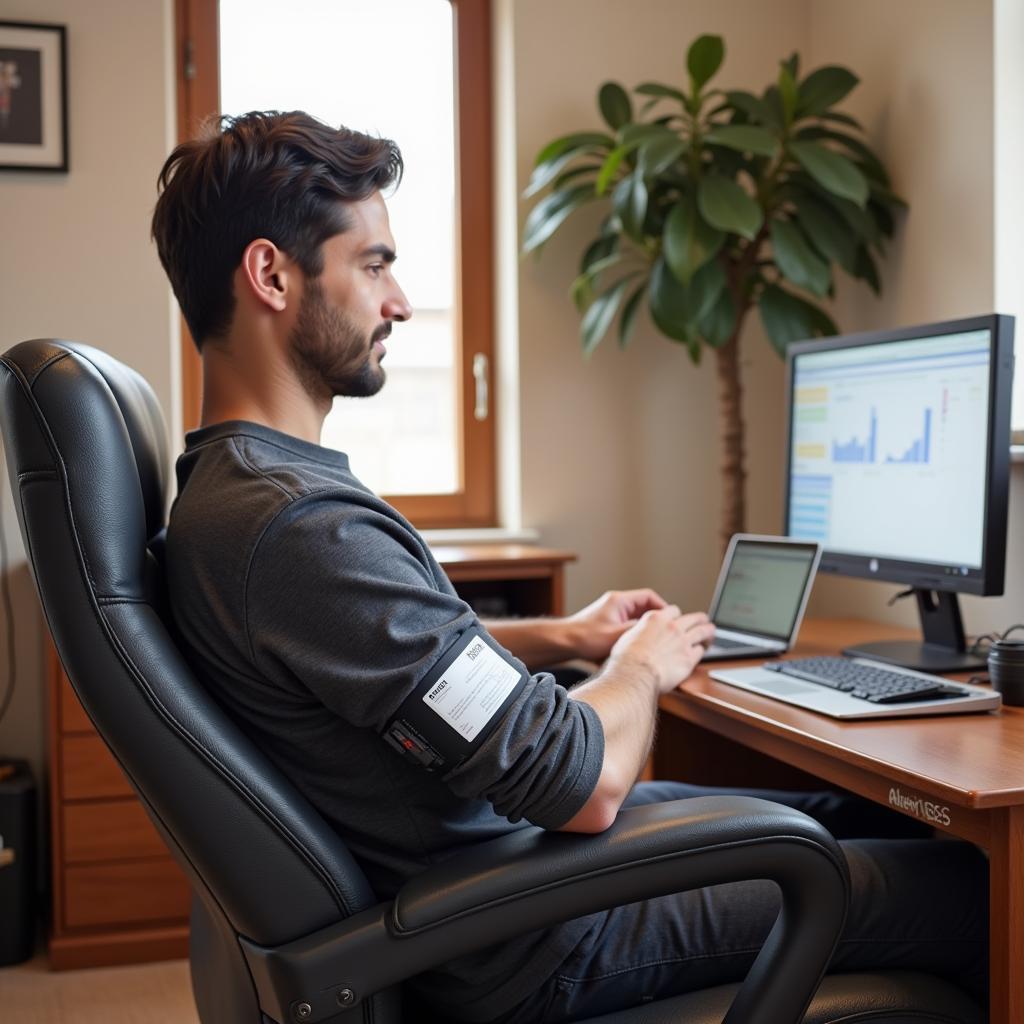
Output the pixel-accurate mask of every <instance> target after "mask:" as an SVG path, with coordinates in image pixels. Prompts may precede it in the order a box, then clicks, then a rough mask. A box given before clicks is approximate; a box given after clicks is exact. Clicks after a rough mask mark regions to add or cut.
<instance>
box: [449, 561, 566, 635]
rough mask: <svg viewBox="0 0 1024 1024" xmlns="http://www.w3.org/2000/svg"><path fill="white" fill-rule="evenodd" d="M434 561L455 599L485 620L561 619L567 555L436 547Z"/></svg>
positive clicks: (563, 609)
mask: <svg viewBox="0 0 1024 1024" xmlns="http://www.w3.org/2000/svg"><path fill="white" fill-rule="evenodd" d="M433 552H434V557H435V558H437V560H438V562H440V563H441V566H442V567H443V568H444V571H445V572H446V573H447V574H448V578H449V579H450V580H451V581H452V583H453V584H454V585H455V589H456V590H457V591H458V592H459V595H460V596H461V597H462V598H463V599H464V600H466V601H468V602H469V604H470V605H472V606H473V609H474V610H475V611H476V612H477V614H478V615H480V616H481V617H483V618H503V617H505V616H515V617H516V618H526V617H530V616H535V615H564V614H565V582H564V576H565V571H564V570H565V564H566V563H567V562H573V561H575V560H576V556H575V555H574V554H572V553H571V552H568V551H554V550H551V549H549V548H535V547H531V546H530V545H527V544H478V545H466V546H463V547H456V546H445V547H441V546H435V547H434V548H433Z"/></svg>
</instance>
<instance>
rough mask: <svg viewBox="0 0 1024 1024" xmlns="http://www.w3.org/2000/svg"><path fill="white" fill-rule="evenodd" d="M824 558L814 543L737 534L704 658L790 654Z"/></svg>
mask: <svg viewBox="0 0 1024 1024" xmlns="http://www.w3.org/2000/svg"><path fill="white" fill-rule="evenodd" d="M820 557H821V548H820V546H819V545H818V544H817V543H815V542H814V541H806V540H791V539H790V538H787V537H762V536H758V535H756V534H750V533H737V534H736V535H735V536H734V537H733V538H732V540H731V541H730V542H729V550H728V551H726V553H725V561H724V562H723V563H722V571H721V572H720V573H719V575H718V583H717V585H716V586H715V596H714V597H713V598H712V599H711V608H710V610H709V611H708V617H709V618H710V619H711V621H712V622H713V623H714V624H715V639H714V640H713V641H712V643H711V645H710V646H709V647H708V649H707V650H706V651H705V652H704V657H703V658H702V659H701V660H702V661H722V660H726V659H730V658H771V657H775V656H776V655H778V654H781V653H782V652H783V651H788V650H789V648H790V647H792V645H793V644H794V642H795V641H796V635H797V633H798V631H799V630H800V623H801V621H802V620H803V617H804V609H805V608H806V607H807V598H808V597H809V596H810V593H811V584H812V583H813V582H814V574H815V572H816V571H817V569H818V560H819V558H820Z"/></svg>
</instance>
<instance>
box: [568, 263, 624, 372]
mask: <svg viewBox="0 0 1024 1024" xmlns="http://www.w3.org/2000/svg"><path fill="white" fill-rule="evenodd" d="M636 276H637V275H636V274H635V273H634V274H629V275H627V276H626V277H624V278H622V280H621V281H616V282H615V284H613V285H612V286H611V288H609V289H608V291H606V292H602V293H601V294H600V295H598V297H597V298H596V299H594V301H593V303H592V305H591V307H590V309H588V310H587V312H586V315H585V316H584V317H583V322H582V323H581V324H580V337H581V338H582V339H583V354H584V355H585V356H589V355H590V354H591V352H593V351H594V349H595V348H597V345H598V342H600V340H601V339H602V338H603V337H604V336H605V335H606V334H607V333H608V328H609V327H611V325H612V321H613V320H614V319H615V314H616V313H617V312H618V311H619V305H620V303H621V302H622V296H623V295H624V294H625V291H626V286H627V285H628V284H629V282H630V281H631V280H633V278H635V277H636Z"/></svg>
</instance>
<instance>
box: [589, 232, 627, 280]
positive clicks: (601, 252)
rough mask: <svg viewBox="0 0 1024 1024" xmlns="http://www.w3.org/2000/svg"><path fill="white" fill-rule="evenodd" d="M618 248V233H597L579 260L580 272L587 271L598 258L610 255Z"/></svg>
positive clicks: (601, 258)
mask: <svg viewBox="0 0 1024 1024" xmlns="http://www.w3.org/2000/svg"><path fill="white" fill-rule="evenodd" d="M618 248H619V236H618V235H599V236H598V237H597V238H595V239H594V241H593V242H591V243H590V245H588V246H587V248H586V250H585V251H584V253H583V259H582V260H580V273H581V274H583V273H585V272H586V271H588V270H589V269H590V268H591V267H592V266H593V265H594V264H595V263H597V261H598V260H603V259H605V257H607V256H611V254H612V253H613V252H615V251H616V250H617V249H618Z"/></svg>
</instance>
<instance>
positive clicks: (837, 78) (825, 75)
mask: <svg viewBox="0 0 1024 1024" xmlns="http://www.w3.org/2000/svg"><path fill="white" fill-rule="evenodd" d="M859 81H860V79H859V78H858V77H857V76H856V75H855V74H854V73H853V72H852V71H849V70H847V69H846V68H841V67H838V66H835V65H832V66H829V67H824V68H818V70H817V71H812V72H811V73H810V74H809V75H808V76H807V77H806V78H805V79H804V80H803V81H802V82H801V83H800V90H799V91H800V103H799V107H798V112H799V114H800V116H801V117H813V116H814V115H816V114H822V113H824V112H825V111H826V110H828V108H829V107H831V106H834V105H835V104H836V103H838V102H839V101H840V100H841V99H842V98H843V97H844V96H846V95H847V93H849V92H850V90H851V89H853V87H854V86H855V85H856V84H857V83H858V82H859Z"/></svg>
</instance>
